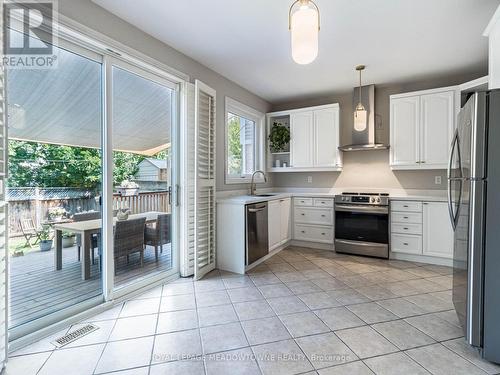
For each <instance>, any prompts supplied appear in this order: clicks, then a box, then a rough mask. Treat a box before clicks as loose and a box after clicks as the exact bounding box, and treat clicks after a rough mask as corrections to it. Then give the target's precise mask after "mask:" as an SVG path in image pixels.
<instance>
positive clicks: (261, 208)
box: [248, 206, 266, 212]
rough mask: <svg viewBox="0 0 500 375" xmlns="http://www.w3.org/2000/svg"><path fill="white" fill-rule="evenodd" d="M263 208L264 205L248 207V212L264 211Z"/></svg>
mask: <svg viewBox="0 0 500 375" xmlns="http://www.w3.org/2000/svg"><path fill="white" fill-rule="evenodd" d="M265 209H266V206H263V207H257V208H249V209H248V212H260V211H264V210H265Z"/></svg>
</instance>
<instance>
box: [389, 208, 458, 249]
mask: <svg viewBox="0 0 500 375" xmlns="http://www.w3.org/2000/svg"><path fill="white" fill-rule="evenodd" d="M391 252H392V253H402V254H410V255H417V256H422V257H424V256H427V257H438V258H446V259H452V258H453V230H452V228H451V224H450V219H449V217H448V206H447V204H446V203H444V202H406V201H392V202H391Z"/></svg>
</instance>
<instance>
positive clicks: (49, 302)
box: [9, 245, 172, 328]
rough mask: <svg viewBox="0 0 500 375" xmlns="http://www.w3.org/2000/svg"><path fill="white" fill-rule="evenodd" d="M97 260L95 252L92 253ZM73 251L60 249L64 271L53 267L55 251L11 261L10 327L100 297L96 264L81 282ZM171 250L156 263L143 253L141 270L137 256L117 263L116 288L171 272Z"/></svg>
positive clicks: (150, 254) (150, 252)
mask: <svg viewBox="0 0 500 375" xmlns="http://www.w3.org/2000/svg"><path fill="white" fill-rule="evenodd" d="M95 252H96V256H97V249H96V250H95ZM77 255H78V254H77V250H76V247H70V248H65V249H63V268H62V270H59V271H57V270H56V269H55V267H54V249H52V250H51V251H47V252H40V251H36V252H31V253H28V254H26V255H24V256H22V257H11V258H10V284H9V286H10V288H9V290H10V293H9V297H10V317H9V327H10V328H14V327H17V326H19V325H22V324H24V323H27V322H30V321H32V320H35V319H37V318H40V317H43V316H45V315H48V314H51V313H53V312H56V311H59V310H61V309H64V308H66V307H70V306H73V305H75V304H77V303H79V302H82V301H85V300H87V299H89V298H92V297H95V296H98V295H100V294H101V273H100V271H99V265H98V262H97V259H96V264H95V265H92V267H91V275H92V277H91V279H90V280H86V281H85V280H82V277H81V264H80V262H79V261H78V258H77ZM171 260H172V256H171V249H170V246H168V245H167V246H163V253H162V254H160V256H159V259H158V262H156V260H155V254H154V249H153V248H152V247H150V246H148V247H147V248H146V251H145V253H144V266H143V267H140V264H139V255H138V254H133V255H131V256H130V261H129V263H128V264H127V261H126V259H125V258H121V259H119V261H118V262H117V272H116V275H115V285H116V286H117V287H120V286H123V285H125V284H127V283H129V282H131V281H136V280H137V279H138V278H143V277H145V276H146V277H147V276H151V275H154V274H158V273H159V272H164V271H167V270H169V269H171V268H172V262H171Z"/></svg>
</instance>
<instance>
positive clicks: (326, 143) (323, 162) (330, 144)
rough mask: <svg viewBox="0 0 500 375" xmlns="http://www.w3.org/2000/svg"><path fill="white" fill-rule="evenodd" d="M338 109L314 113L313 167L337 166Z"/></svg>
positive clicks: (327, 109)
mask: <svg viewBox="0 0 500 375" xmlns="http://www.w3.org/2000/svg"><path fill="white" fill-rule="evenodd" d="M338 123H339V109H338V107H332V108H326V109H320V110H317V111H314V146H315V147H313V149H314V160H313V163H314V166H315V167H337V166H339V150H338V146H339V124H338Z"/></svg>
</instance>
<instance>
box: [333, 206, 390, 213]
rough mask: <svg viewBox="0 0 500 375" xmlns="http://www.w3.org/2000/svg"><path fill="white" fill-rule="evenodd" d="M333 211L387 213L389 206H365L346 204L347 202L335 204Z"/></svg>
mask: <svg viewBox="0 0 500 375" xmlns="http://www.w3.org/2000/svg"><path fill="white" fill-rule="evenodd" d="M335 211H339V212H354V213H363V214H379V215H387V214H388V213H389V208H388V207H371V206H370V207H365V206H357V205H348V204H342V205H340V204H336V205H335Z"/></svg>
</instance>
